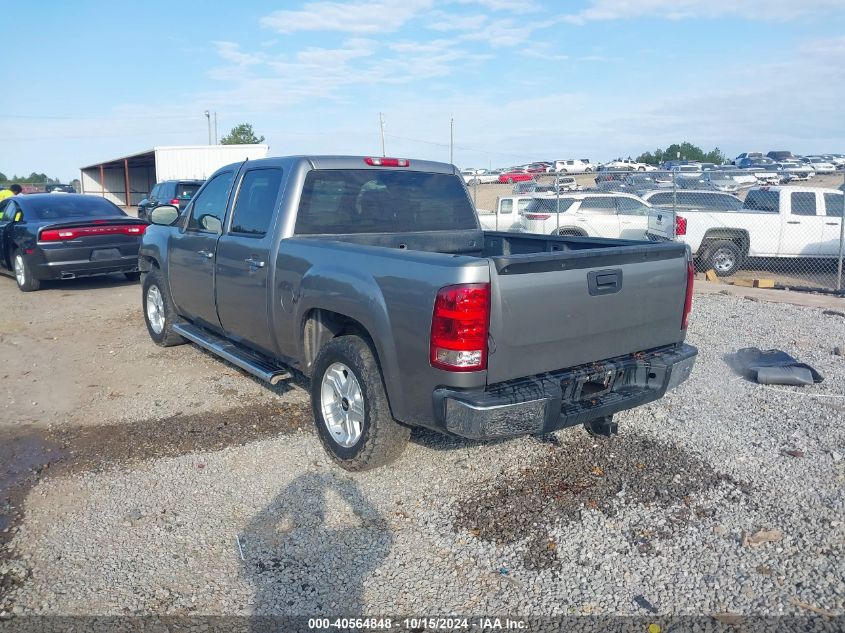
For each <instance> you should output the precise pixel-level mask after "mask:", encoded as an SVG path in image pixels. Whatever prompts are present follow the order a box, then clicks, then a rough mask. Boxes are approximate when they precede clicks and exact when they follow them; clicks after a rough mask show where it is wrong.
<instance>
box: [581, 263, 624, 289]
mask: <svg viewBox="0 0 845 633" xmlns="http://www.w3.org/2000/svg"><path fill="white" fill-rule="evenodd" d="M587 288H588V290H589V291H590V295H592V296H596V295H610V294H613V293H614V292H619V291H620V290H621V289H622V271H621V270H620V269H617V270H594V271H593V272H591V273H588V274H587Z"/></svg>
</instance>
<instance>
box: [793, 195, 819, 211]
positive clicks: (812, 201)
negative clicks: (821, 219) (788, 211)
mask: <svg viewBox="0 0 845 633" xmlns="http://www.w3.org/2000/svg"><path fill="white" fill-rule="evenodd" d="M792 215H816V194H815V193H813V192H812V191H793V192H792Z"/></svg>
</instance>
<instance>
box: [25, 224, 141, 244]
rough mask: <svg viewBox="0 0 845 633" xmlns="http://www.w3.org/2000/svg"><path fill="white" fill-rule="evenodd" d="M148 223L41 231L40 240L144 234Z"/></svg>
mask: <svg viewBox="0 0 845 633" xmlns="http://www.w3.org/2000/svg"><path fill="white" fill-rule="evenodd" d="M146 230H147V225H146V224H116V225H111V226H75V227H73V228H67V229H47V230H46V231H41V235H40V236H39V237H38V241H39V242H64V241H66V240H75V239H79V238H80V237H91V236H94V235H143V234H144V231H146Z"/></svg>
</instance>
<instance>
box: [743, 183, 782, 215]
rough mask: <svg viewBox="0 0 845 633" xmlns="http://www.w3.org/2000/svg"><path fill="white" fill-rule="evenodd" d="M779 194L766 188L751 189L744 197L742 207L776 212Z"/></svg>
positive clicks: (777, 210)
mask: <svg viewBox="0 0 845 633" xmlns="http://www.w3.org/2000/svg"><path fill="white" fill-rule="evenodd" d="M779 203H780V196H779V195H778V192H777V191H771V190H768V189H753V190H751V191H749V192H748V195H747V196H746V197H745V203H744V204H743V205H742V206H743V208H744V209H747V210H749V211H763V212H765V213H778V212H779V211H780V208H779V206H778V205H779Z"/></svg>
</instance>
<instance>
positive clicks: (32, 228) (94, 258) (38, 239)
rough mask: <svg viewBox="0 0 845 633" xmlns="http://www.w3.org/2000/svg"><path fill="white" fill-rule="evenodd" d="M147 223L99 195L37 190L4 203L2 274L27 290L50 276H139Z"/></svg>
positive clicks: (0, 229) (0, 207)
mask: <svg viewBox="0 0 845 633" xmlns="http://www.w3.org/2000/svg"><path fill="white" fill-rule="evenodd" d="M147 226H148V225H147V222H145V221H143V220H138V219H136V218H133V217H130V216H128V215H126V213H124V212H123V211H122V210H121V209H119V208H118V207H117V206H116V205H114V204H112V203H111V202H109V201H108V200H105V199H103V198H100V197H98V196H86V195H79V194H64V195H57V194H53V193H37V194H30V195H19V196H14V197H12V198H7V199H5V200H3V201H2V202H0V273H3V274H6V275H10V276H12V277H14V278H15V280H16V281H17V282H18V288H20V289H21V290H23V291H24V292H30V291H32V290H38V288H39V287H40V286H41V281H43V280H46V279H75V278H76V277H90V276H93V275H107V274H109V273H123V274H125V275H126V277H127V278H128V279H130V280H137V279H138V277H139V276H140V273H139V272H138V247H139V245H140V244H141V236H143V234H144V231H145V230H146V229H147Z"/></svg>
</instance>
